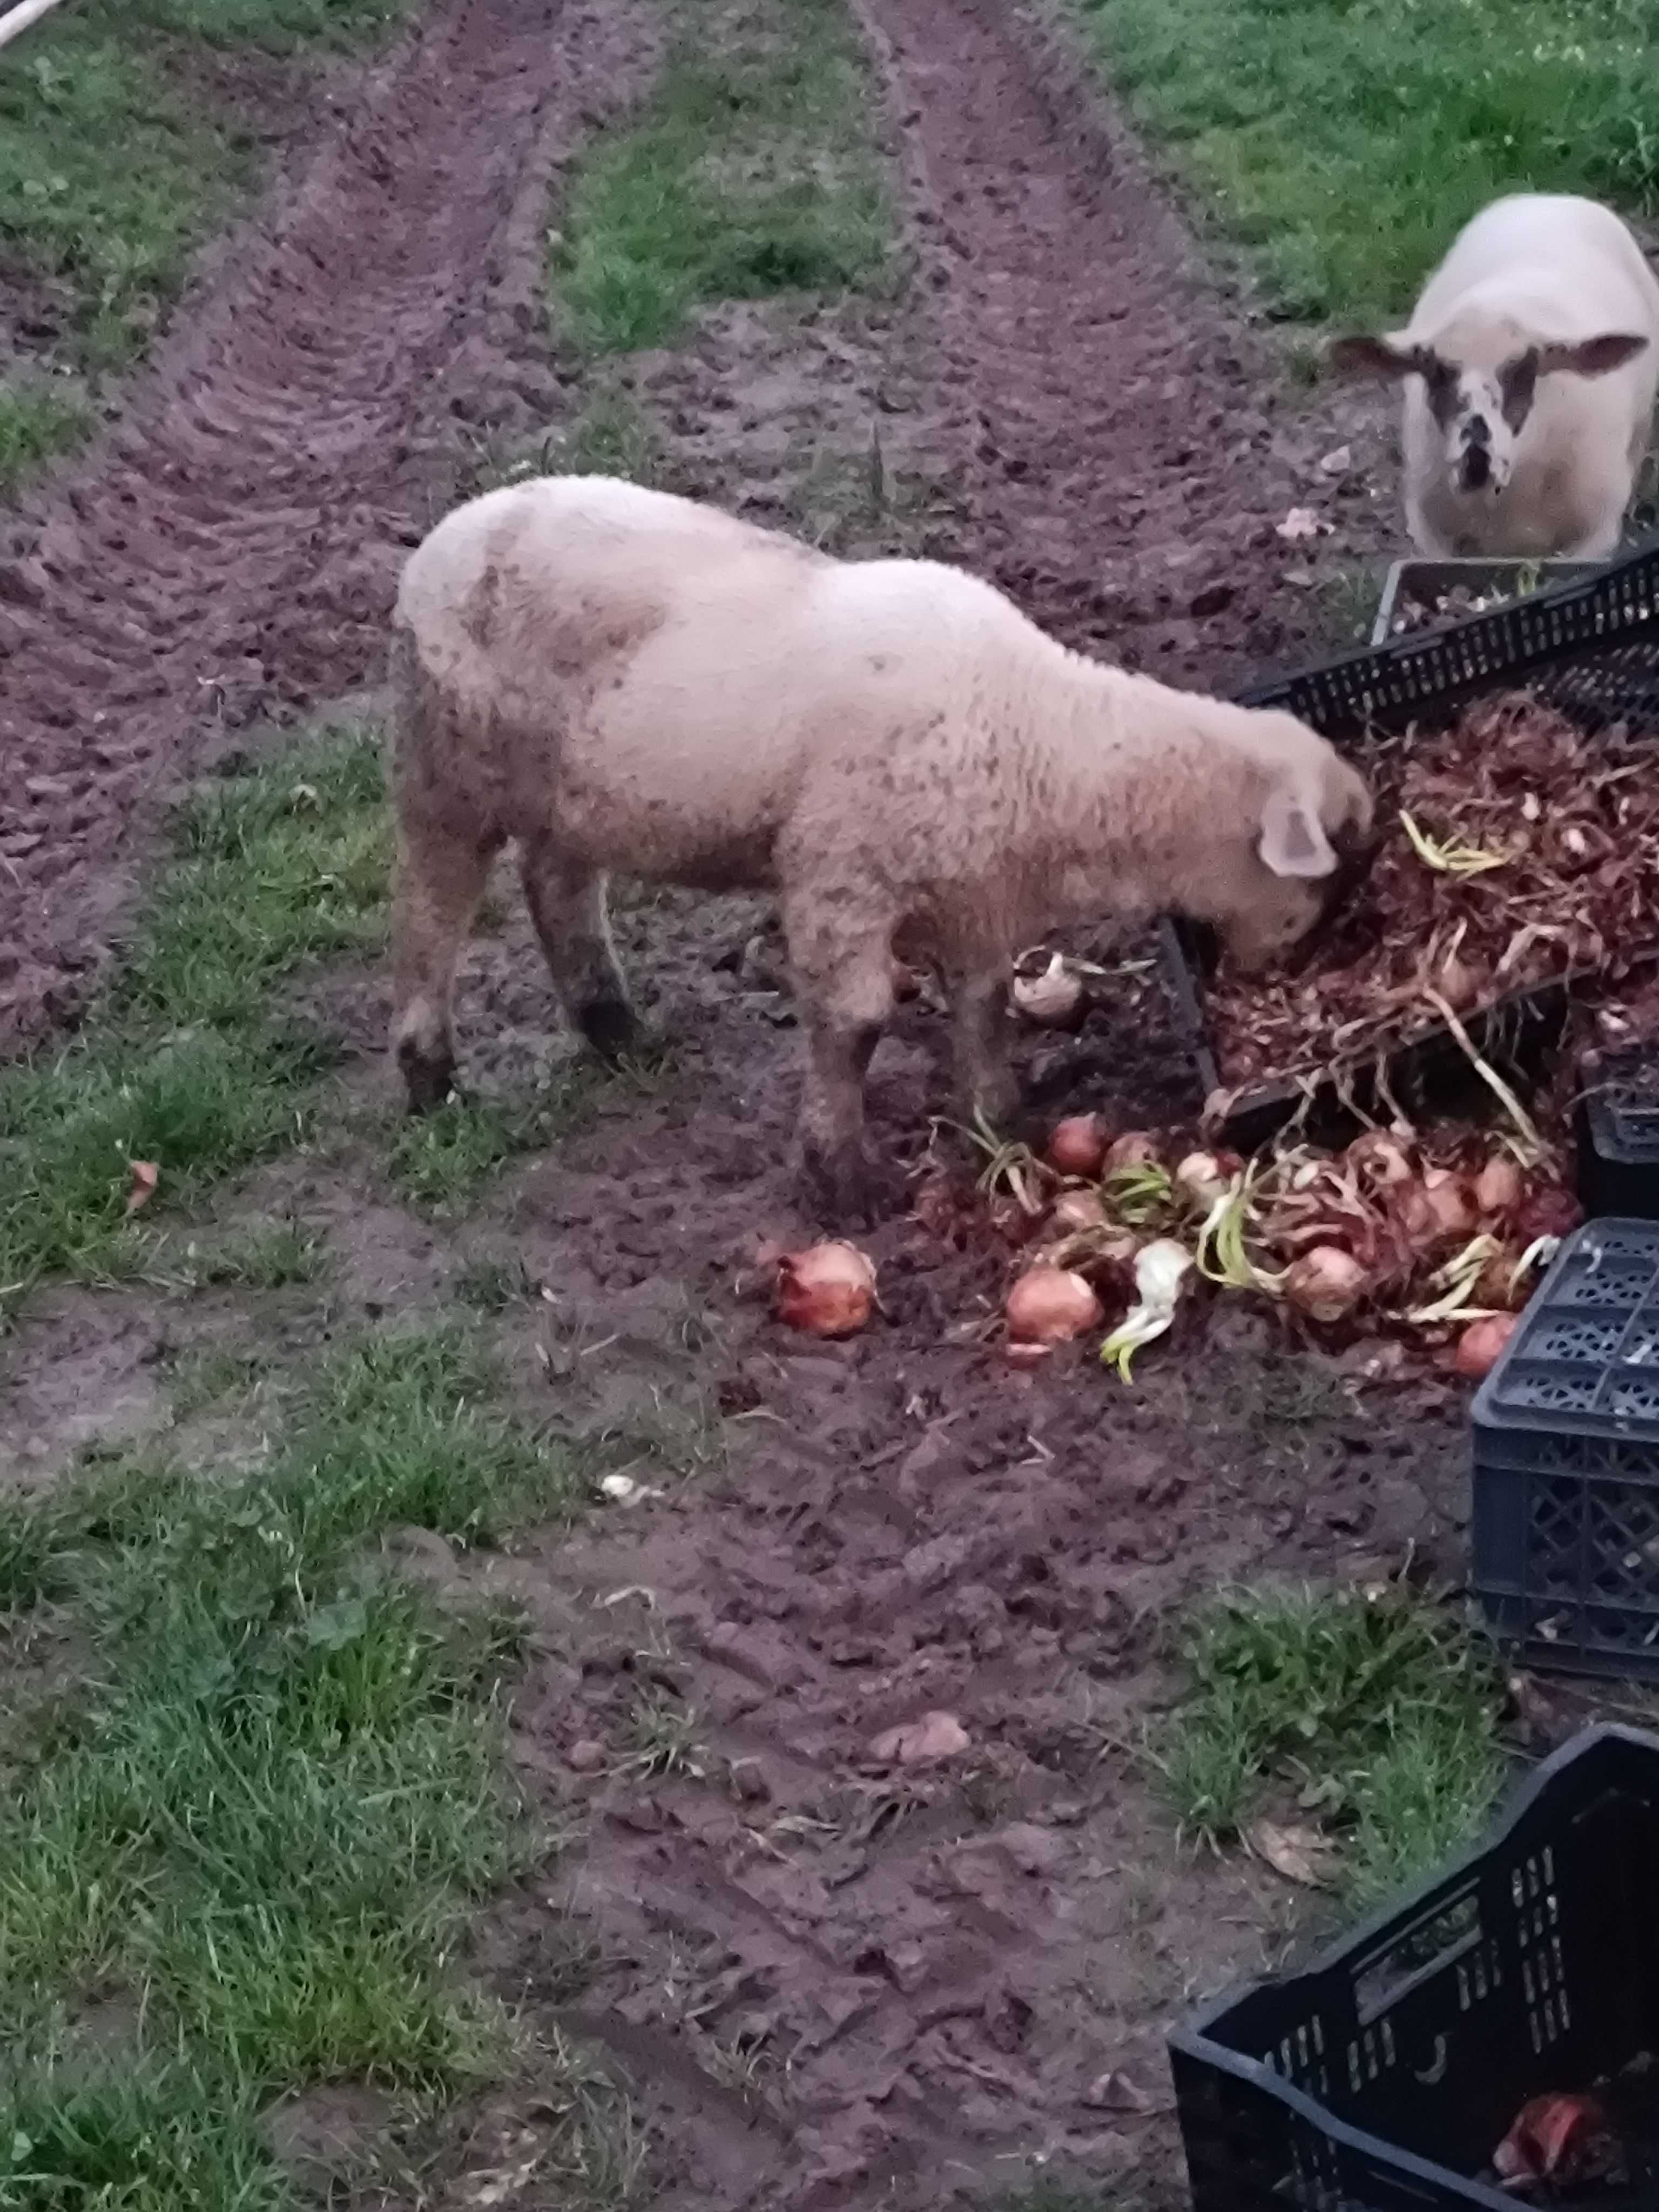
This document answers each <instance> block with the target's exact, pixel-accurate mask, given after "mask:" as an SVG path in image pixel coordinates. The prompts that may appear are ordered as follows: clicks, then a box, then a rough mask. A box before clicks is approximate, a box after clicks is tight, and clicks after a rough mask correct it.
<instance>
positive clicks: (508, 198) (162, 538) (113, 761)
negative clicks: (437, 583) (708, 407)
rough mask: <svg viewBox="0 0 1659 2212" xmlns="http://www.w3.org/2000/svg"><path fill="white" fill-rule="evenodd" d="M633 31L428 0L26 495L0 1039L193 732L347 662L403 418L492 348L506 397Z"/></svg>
mask: <svg viewBox="0 0 1659 2212" xmlns="http://www.w3.org/2000/svg"><path fill="white" fill-rule="evenodd" d="M652 44H653V40H652V37H651V34H649V33H647V32H644V31H642V30H641V28H640V27H638V26H637V25H636V24H635V23H634V22H633V21H631V11H630V10H629V9H628V8H627V7H626V6H623V7H616V6H612V7H610V8H607V9H599V7H597V6H592V7H590V6H587V5H578V4H575V0H449V4H440V5H438V6H437V7H436V8H435V9H434V10H433V11H432V12H431V14H430V15H428V18H427V19H426V20H425V21H424V22H423V23H422V25H421V26H419V27H417V28H416V30H415V31H414V32H413V33H410V34H409V35H407V36H406V37H405V38H404V40H402V41H401V42H400V44H399V46H398V48H397V49H396V50H395V52H393V54H392V57H391V58H390V59H389V60H388V61H387V62H386V64H384V65H383V66H381V67H380V69H378V70H375V71H374V72H373V73H372V74H371V75H370V76H368V79H367V81H366V82H363V83H362V84H361V85H360V87H359V88H358V89H357V90H356V93H355V94H353V95H351V96H350V98H349V100H348V101H347V102H346V104H345V106H344V109H343V112H341V113H339V114H338V115H337V118H335V120H334V122H333V124H332V127H331V129H330V131H329V132H328V135H327V137H325V141H324V143H323V144H322V146H321V148H320V149H319V152H318V153H317V155H315V157H314V159H313V161H312V162H311V164H310V166H309V168H308V171H307V174H306V175H305V176H304V178H303V179H301V182H300V184H299V185H298V187H297V189H296V190H295V192H294V193H293V195H292V196H291V197H290V198H289V202H288V204H287V205H286V207H285V208H284V209H283V210H280V211H279V212H278V214H277V215H276V216H275V217H274V218H272V217H270V216H267V218H266V219H265V221H264V223H263V225H261V226H258V227H254V228H251V229H250V231H249V232H248V233H247V234H246V235H245V237H244V238H243V239H242V240H240V242H239V245H238V246H237V248H236V250H234V252H233V253H232V254H230V255H229V256H228V257H226V263H225V265H224V267H223V269H222V274H221V276H220V278H219V280H218V281H217V282H216V283H215V284H213V285H212V287H211V288H210V291H209V294H208V296H207V298H206V299H205V300H204V301H202V302H201V303H200V304H199V306H197V307H196V309H195V311H194V312H193V313H190V314H189V315H188V318H187V320H185V321H182V322H181V325H180V328H179V332H178V334H177V336H176V337H175V339H174V340H173V341H172V342H171V343H169V344H168V345H167V347H166V348H165V349H164V350H163V352H162V355H161V357H160V358H159V359H158V361H157V362H156V363H155V367H154V368H152V369H151V370H150V371H149V373H148V374H146V375H145V376H144V377H143V379H141V380H140V382H139V384H138V386H137V389H136V391H135V392H134V394H133V397H132V400H131V404H130V405H129V407H128V409H127V410H126V412H125V416H124V419H123V421H122V422H121V423H120V424H119V425H118V428H116V430H115V431H114V432H113V433H112V435H110V437H109V438H107V439H106V441H103V442H102V443H101V444H100V447H99V448H98V449H97V450H95V451H94V453H93V454H92V455H91V456H90V457H89V459H88V462H87V463H86V464H85V465H83V466H82V468H81V469H79V470H78V471H76V473H75V475H74V476H73V477H72V478H71V479H70V481H69V482H67V483H63V482H61V481H60V483H58V485H57V486H55V487H54V488H53V490H52V493H51V495H50V497H49V503H48V504H46V506H45V507H43V508H40V509H37V510H36V512H35V513H34V515H33V517H32V518H31V517H29V516H28V515H27V511H26V516H25V520H26V521H31V520H32V522H33V532H32V534H33V541H34V542H33V544H32V546H31V547H30V549H29V550H28V551H27V555H26V556H25V557H22V558H21V559H17V560H15V561H13V562H9V564H7V565H6V566H4V567H3V568H0V757H3V759H4V761H5V763H6V766H7V770H8V775H7V783H6V789H7V794H8V796H7V800H6V804H5V805H4V807H3V810H0V1052H3V1051H4V1050H6V1049H7V1048H14V1049H15V1048H16V1047H17V1046H18V1045H19V1044H20V1043H27V1042H28V1041H29V1040H30V1039H32V1038H33V1036H36V1035H38V1034H39V1033H40V1030H42V1029H44V1028H45V1027H46V1024H48V1023H50V1022H52V1021H53V1020H56V1019H60V1018H63V1017H64V1015H66V1014H69V1013H71V1012H73V1011H74V1010H75V1008H76V1006H77V1004H78V1003H79V1002H80V1000H81V999H82V997H83V995H84V993H85V990H86V987H87V986H88V982H89V981H90V979H91V976H92V975H93V974H94V972H95V969H96V967H97V965H98V963H99V961H100V957H102V955H103V953H104V952H105V951H106V949H107V940H108V939H109V937H110V935H111V934H112V932H113V931H114V930H116V929H118V927H119V923H120V918H121V914H122V910H123V908H124V906H125V901H126V899H127V896H128V895H129V890H130V885H129V882H128V874H129V870H130V866H131V862H132V861H133V860H134V859H135V858H136V857H137V852H138V849H139V847H140V845H141V842H142V837H141V836H140V835H136V834H135V832H140V833H141V832H142V830H143V828H144V827H145V825H146V824H147V823H148V820H149V817H150V814H151V812H152V810H153V807H154V803H155V799H157V797H158V796H159V795H160V794H161V791H162V790H163V788H164V787H165V786H166V784H167V781H170V780H171V778H172V776H173V775H174V774H175V773H176V772H177V771H178V770H179V769H183V768H185V767H186V766H187V765H188V764H189V763H190V761H191V755H192V752H193V751H194V750H195V749H196V748H197V745H198V744H199V743H200V741H201V740H202V738H204V735H205V734H206V733H207V732H208V731H209V730H210V729H211V728H212V727H213V726H215V725H217V726H230V727H235V726H240V725H241V724H243V723H246V721H248V720H251V719H252V718H253V717H254V716H255V715H257V714H267V713H270V712H272V711H281V710H282V709H283V708H287V707H289V706H291V705H295V704H299V703H311V702H315V701H317V700H319V699H326V698H327V697H329V696H337V695H338V694H339V693H341V692H342V691H343V690H348V689H349V688H350V687H351V686H353V685H355V684H360V683H362V681H363V680H364V678H365V677H366V676H367V675H368V674H369V673H371V672H372V671H375V669H376V667H377V662H378V655H379V653H380V647H381V638H382V631H383V625H384V620H385V617H386V611H387V610H388V609H389V606H390V604H391V597H392V590H393V588H394V583H395V576H396V571H397V566H398V561H399V559H400V558H401V556H402V553H403V550H404V547H405V546H406V545H407V544H410V543H411V542H413V540H414V538H415V537H416V536H417V535H418V534H419V532H421V531H422V530H423V529H424V528H425V527H426V526H428V523H429V521H430V520H431V513H430V509H429V489H428V488H429V486H430V483H431V481H432V478H431V474H430V467H429V462H428V463H426V464H423V460H422V441H421V438H420V436H419V435H417V434H418V432H419V430H420V428H422V426H424V427H425V428H427V429H428V432H431V431H432V429H433V428H434V426H435V422H436V420H437V419H438V418H437V414H436V410H437V408H438V406H439V404H441V402H443V401H447V400H453V404H454V405H455V407H456V408H457V410H459V411H483V410H468V403H467V401H466V400H465V398H461V397H455V396H454V395H453V393H452V392H451V391H450V389H449V388H448V386H447V382H446V380H447V378H448V376H449V374H450V372H451V371H453V370H457V369H459V371H461V372H463V374H471V375H473V376H474V377H475V378H477V377H480V376H482V377H483V380H484V383H485V388H486V390H488V380H489V374H490V373H491V370H492V368H494V369H495V373H496V375H497V386H496V390H495V399H496V400H497V401H500V400H502V399H503V398H504V399H505V400H507V401H508V402H510V400H511V398H512V397H513V392H512V390H511V388H510V386H509V387H508V388H507V389H506V390H505V391H503V390H502V388H501V383H500V378H501V374H502V373H503V364H504V356H503V354H502V351H501V341H502V340H505V341H506V342H507V344H509V345H510V344H511V343H512V341H513V337H514V336H515V335H518V334H517V333H515V332H514V331H513V328H512V325H513V322H514V320H515V319H516V320H517V321H518V322H520V323H521V324H522V323H525V322H527V320H528V310H529V301H530V298H531V295H532V289H533V287H534V284H535V282H536V276H537V270H538V261H539V240H540V235H541V229H540V222H539V220H538V218H539V216H540V213H541V210H542V208H543V207H544V197H543V196H544V192H545V190H546V188H547V181H548V180H547V177H546V175H545V173H544V170H545V169H546V167H548V165H549V164H550V163H552V164H554V165H556V162H557V161H558V159H559V156H560V153H561V150H562V148H564V147H566V146H568V141H569V140H570V139H571V137H573V136H578V135H580V125H581V124H582V122H583V121H585V120H587V119H590V118H588V117H587V116H586V113H585V104H591V106H593V107H601V106H608V105H610V104H611V102H612V101H614V100H618V99H620V98H625V97H626V96H627V95H628V94H629V90H630V89H631V88H632V86H633V85H634V84H635V82H637V81H638V79H639V76H640V74H641V64H642V62H643V61H645V60H646V59H647V58H648V57H649V54H650V52H651V50H652ZM518 343H519V344H520V347H522V346H523V338H522V336H518ZM485 404H486V407H487V409H488V411H489V413H490V414H491V416H492V417H493V416H496V415H497V414H498V413H499V411H500V410H499V407H498V406H496V405H494V404H489V402H488V401H487V402H486V403H485ZM447 428H448V430H449V433H450V435H453V428H454V426H453V420H452V421H450V422H449V423H448V425H447ZM439 442H441V441H439V440H438V439H437V438H436V437H435V436H434V437H429V438H428V444H429V445H435V444H437V443H439Z"/></svg>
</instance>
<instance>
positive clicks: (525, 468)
mask: <svg viewBox="0 0 1659 2212" xmlns="http://www.w3.org/2000/svg"><path fill="white" fill-rule="evenodd" d="M469 445H470V451H469V453H468V454H467V456H466V458H465V460H464V462H463V465H462V468H461V475H460V482H459V484H458V486H457V495H458V497H459V498H463V499H476V498H477V497H478V495H480V494H481V493H483V492H487V491H498V490H500V489H501V487H502V486H503V485H504V484H513V483H524V482H525V481H526V478H528V477H547V476H581V477H626V478H627V479H628V481H629V483H638V484H646V485H653V484H654V485H661V484H662V483H663V482H664V479H665V476H666V474H667V454H666V450H665V447H664V444H663V438H662V431H661V428H660V427H659V424H658V423H657V422H656V421H655V420H654V419H653V417H652V416H650V415H649V414H647V411H646V410H645V409H644V408H642V407H641V405H640V403H639V402H638V400H637V399H635V397H634V395H633V393H632V392H629V391H627V390H626V389H624V388H623V386H621V385H613V386H606V387H605V388H604V389H602V390H600V391H599V392H595V393H594V395H593V397H592V398H591V399H590V400H589V401H588V402H587V404H586V406H585V407H584V408H583V409H582V410H581V412H580V415H578V416H577V417H576V419H575V421H574V422H572V423H571V424H570V425H569V427H568V428H566V429H562V430H550V431H548V432H547V434H546V435H545V436H544V437H543V438H541V439H540V440H539V441H538V442H537V443H536V444H535V445H534V446H533V447H531V448H530V449H529V450H526V447H525V446H524V443H523V441H521V440H518V439H508V438H505V437H502V436H501V435H497V434H493V433H492V434H487V435H484V436H483V437H480V438H474V439H471V440H470V441H469ZM482 921H483V915H482V914H481V922H482Z"/></svg>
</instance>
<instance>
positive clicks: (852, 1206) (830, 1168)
mask: <svg viewBox="0 0 1659 2212" xmlns="http://www.w3.org/2000/svg"><path fill="white" fill-rule="evenodd" d="M800 1184H801V1192H802V1196H803V1199H804V1200H805V1204H806V1206H807V1207H808V1209H809V1211H810V1212H811V1214H812V1215H813V1217H814V1218H815V1219H817V1221H818V1222H819V1223H820V1224H821V1225H822V1226H823V1227H824V1228H825V1229H873V1228H875V1227H876V1226H877V1225H878V1223H880V1222H882V1221H884V1220H885V1219H886V1218H888V1217H889V1216H890V1215H891V1214H894V1213H896V1212H898V1211H899V1208H900V1206H901V1204H902V1200H903V1182H902V1177H901V1176H899V1175H898V1174H897V1172H896V1170H892V1169H889V1168H884V1167H878V1165H877V1164H875V1163H874V1162H873V1161H872V1160H868V1159H866V1158H865V1157H864V1155H863V1153H862V1152H860V1151H858V1150H856V1149H854V1150H853V1151H850V1152H846V1151H837V1152H815V1151H813V1150H811V1148H809V1149H808V1150H807V1151H806V1152H805V1153H804V1155H803V1157H802V1160H801V1167H800Z"/></svg>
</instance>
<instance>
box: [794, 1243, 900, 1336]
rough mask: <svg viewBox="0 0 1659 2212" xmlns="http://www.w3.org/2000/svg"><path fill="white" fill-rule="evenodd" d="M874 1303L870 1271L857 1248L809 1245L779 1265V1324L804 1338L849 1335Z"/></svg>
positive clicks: (872, 1270)
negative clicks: (792, 1329)
mask: <svg viewBox="0 0 1659 2212" xmlns="http://www.w3.org/2000/svg"><path fill="white" fill-rule="evenodd" d="M875 1302H876V1270H875V1267H874V1265H873V1263H872V1261H869V1260H867V1259H866V1257H865V1255H864V1254H863V1253H862V1252H860V1250H859V1249H858V1247H857V1245H856V1244H843V1243H840V1242H838V1241H832V1242H830V1243H824V1244H813V1245H811V1246H809V1247H808V1249H806V1250H805V1252H786V1253H785V1254H784V1255H783V1257H782V1258H781V1260H780V1261H778V1294H777V1313H778V1319H779V1320H780V1321H781V1322H784V1323H785V1324H786V1326H787V1327H788V1328H798V1329H801V1330H803V1331H805V1334H807V1335H808V1336H852V1335H854V1334H856V1332H857V1331H858V1330H860V1329H861V1328H863V1327H864V1324H865V1323H866V1322H867V1321H868V1320H869V1318H870V1309H871V1308H872V1306H873V1305H874V1304H875Z"/></svg>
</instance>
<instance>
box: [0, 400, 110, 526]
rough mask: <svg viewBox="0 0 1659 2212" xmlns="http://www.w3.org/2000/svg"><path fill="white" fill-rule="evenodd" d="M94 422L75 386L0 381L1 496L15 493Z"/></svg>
mask: <svg viewBox="0 0 1659 2212" xmlns="http://www.w3.org/2000/svg"><path fill="white" fill-rule="evenodd" d="M92 423H93V415H92V410H91V409H90V407H88V404H87V402H86V400H85V398H83V397H82V393H81V392H80V391H79V389H78V388H77V387H76V386H73V385H68V384H49V383H47V382H46V381H45V380H30V381H28V382H25V383H17V384H13V385H10V386H0V499H12V498H15V495H16V494H17V493H18V491H19V490H20V489H21V487H22V486H23V485H24V484H26V483H27V482H28V480H29V478H30V477H32V476H33V474H34V472H35V471H36V470H37V469H40V468H43V467H44V466H45V465H46V463H47V462H48V461H50V460H54V459H56V458H57V457H58V454H59V453H72V452H73V451H74V450H75V448H76V447H77V446H78V445H80V444H81V442H82V440H83V439H84V438H85V437H86V436H87V435H88V432H89V431H90V430H91V428H92Z"/></svg>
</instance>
